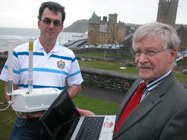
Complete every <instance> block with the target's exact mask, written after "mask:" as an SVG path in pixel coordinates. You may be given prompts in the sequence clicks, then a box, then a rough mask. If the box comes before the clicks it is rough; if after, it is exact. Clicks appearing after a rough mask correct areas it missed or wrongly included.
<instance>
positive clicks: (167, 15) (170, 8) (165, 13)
mask: <svg viewBox="0 0 187 140" xmlns="http://www.w3.org/2000/svg"><path fill="white" fill-rule="evenodd" d="M178 1H179V0H159V4H158V13H157V21H158V22H162V23H166V24H169V25H171V26H173V27H175V21H176V16H177V8H178Z"/></svg>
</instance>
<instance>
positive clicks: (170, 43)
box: [132, 22, 180, 49]
mask: <svg viewBox="0 0 187 140" xmlns="http://www.w3.org/2000/svg"><path fill="white" fill-rule="evenodd" d="M156 35H160V37H161V39H162V42H163V48H164V49H173V48H175V49H178V47H179V45H180V39H179V37H178V35H177V32H176V30H175V29H174V28H173V27H172V26H170V25H167V24H163V23H159V22H151V23H147V24H144V25H142V26H140V27H139V28H138V29H137V30H136V31H135V33H134V34H133V40H132V47H133V49H135V43H136V42H139V41H141V40H142V39H143V38H144V37H146V36H156Z"/></svg>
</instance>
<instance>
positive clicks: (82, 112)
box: [77, 108, 95, 116]
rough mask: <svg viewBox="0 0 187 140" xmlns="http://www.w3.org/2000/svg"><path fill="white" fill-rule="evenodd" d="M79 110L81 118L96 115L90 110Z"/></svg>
mask: <svg viewBox="0 0 187 140" xmlns="http://www.w3.org/2000/svg"><path fill="white" fill-rule="evenodd" d="M77 110H78V111H79V114H80V115H81V116H91V115H95V113H93V112H91V111H89V110H84V109H80V108H77Z"/></svg>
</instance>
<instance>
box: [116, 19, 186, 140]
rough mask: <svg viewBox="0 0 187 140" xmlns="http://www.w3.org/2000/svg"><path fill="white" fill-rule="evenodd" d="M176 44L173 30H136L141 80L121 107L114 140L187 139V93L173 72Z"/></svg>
mask: <svg viewBox="0 0 187 140" xmlns="http://www.w3.org/2000/svg"><path fill="white" fill-rule="evenodd" d="M179 44H180V40H179V37H178V36H177V33H176V31H175V29H174V28H173V27H171V26H169V25H166V24H163V23H158V22H153V23H148V24H145V25H143V26H141V27H139V28H138V29H137V30H136V32H135V33H134V35H133V49H134V51H135V62H136V66H137V69H138V72H139V76H140V79H138V80H136V81H135V82H134V84H133V85H132V87H131V88H130V89H129V91H128V92H127V94H126V96H125V98H124V100H123V102H122V103H121V105H120V108H119V112H118V114H117V118H116V126H115V131H114V136H113V139H114V140H187V90H186V88H184V87H183V85H182V84H181V83H180V82H179V81H178V80H177V79H176V78H175V77H174V75H173V72H172V70H173V68H174V66H175V59H176V55H177V48H178V47H179ZM140 85H141V87H142V85H143V87H142V89H138V88H139V86H140ZM137 90H141V91H137Z"/></svg>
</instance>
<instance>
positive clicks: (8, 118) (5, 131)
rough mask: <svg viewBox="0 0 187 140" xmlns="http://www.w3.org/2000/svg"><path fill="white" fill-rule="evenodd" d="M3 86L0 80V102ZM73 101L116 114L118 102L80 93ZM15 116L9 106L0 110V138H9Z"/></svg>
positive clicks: (78, 105)
mask: <svg viewBox="0 0 187 140" xmlns="http://www.w3.org/2000/svg"><path fill="white" fill-rule="evenodd" d="M3 87H4V86H3V82H2V81H0V102H4V101H5V100H4V88H3ZM73 101H74V103H75V105H76V106H77V107H79V108H82V109H88V110H91V111H92V112H94V113H95V114H116V112H117V108H118V104H116V103H112V102H108V101H104V100H99V99H95V98H89V97H85V96H82V95H78V96H77V97H76V98H74V99H73ZM4 107H6V106H5V105H0V109H2V108H4ZM15 117H16V115H15V112H13V111H12V109H11V107H9V108H8V109H7V110H5V111H3V112H0V140H7V139H8V138H9V136H10V133H11V129H12V126H13V124H14V120H15Z"/></svg>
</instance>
